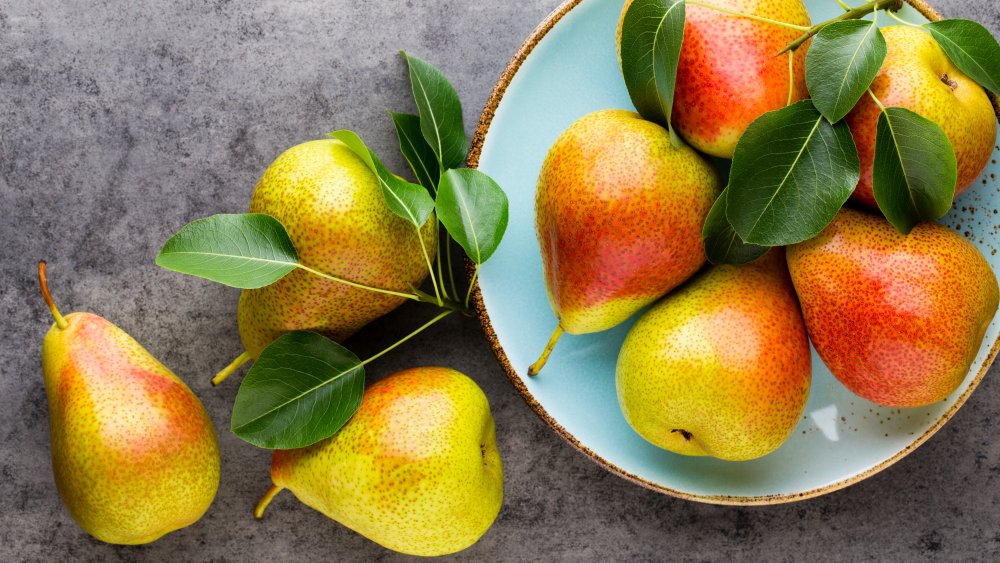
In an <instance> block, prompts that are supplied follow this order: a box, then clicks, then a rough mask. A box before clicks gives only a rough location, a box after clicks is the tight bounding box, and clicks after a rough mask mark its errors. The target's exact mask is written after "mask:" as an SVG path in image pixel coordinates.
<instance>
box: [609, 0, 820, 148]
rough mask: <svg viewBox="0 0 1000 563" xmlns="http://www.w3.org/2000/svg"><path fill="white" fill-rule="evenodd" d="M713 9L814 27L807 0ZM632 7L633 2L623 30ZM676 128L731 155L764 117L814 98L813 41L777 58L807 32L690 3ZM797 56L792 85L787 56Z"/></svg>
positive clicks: (724, 2) (725, 1)
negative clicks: (809, 83) (809, 57)
mask: <svg viewBox="0 0 1000 563" xmlns="http://www.w3.org/2000/svg"><path fill="white" fill-rule="evenodd" d="M707 3H708V4H711V5H712V6H716V7H718V8H721V9H724V10H729V11H731V12H740V13H743V14H749V15H752V16H756V17H760V18H767V19H771V20H775V21H779V22H784V23H789V24H793V25H799V26H807V27H808V26H809V25H811V23H810V19H809V12H807V11H806V7H805V5H804V4H803V3H802V0H711V1H710V2H707ZM631 4H632V0H626V2H625V7H624V8H623V9H622V18H621V19H619V21H618V43H619V47H618V55H619V58H620V57H621V25H622V21H623V20H624V16H625V12H626V11H627V10H628V8H629V6H630V5H631ZM685 12H686V18H685V22H684V42H683V44H682V47H681V55H680V60H679V61H678V66H677V82H676V84H677V85H676V89H675V91H674V107H673V115H672V124H673V126H674V127H676V128H677V131H678V132H679V133H680V134H681V136H682V137H684V139H685V140H686V141H687V142H688V143H690V144H691V146H693V147H694V148H696V149H698V150H699V151H701V152H703V153H706V154H710V155H712V156H716V157H720V158H732V157H733V152H734V151H735V150H736V142H737V141H738V140H739V139H740V136H742V135H743V132H744V131H746V128H747V127H748V126H749V125H750V123H752V122H753V121H754V120H755V119H757V118H758V117H760V116H761V115H763V114H765V113H767V112H769V111H772V110H777V109H781V108H783V107H785V106H786V105H787V104H788V103H789V99H788V97H789V90H791V99H792V101H793V102H795V101H799V100H803V99H805V98H807V97H809V91H808V90H807V88H806V80H805V68H806V65H805V60H806V51H807V49H808V44H806V45H804V46H803V47H802V48H800V49H798V50H796V51H795V52H794V53H793V54H792V55H789V54H784V55H782V56H779V57H776V56H775V53H778V52H780V51H781V50H782V49H784V48H785V46H786V45H787V44H788V43H790V42H792V41H794V40H795V39H796V38H797V37H798V36H799V35H801V34H802V32H801V31H799V30H796V29H794V28H789V27H784V26H780V25H777V24H773V23H767V22H763V21H758V20H753V19H750V18H746V17H743V16H738V15H734V14H728V13H724V12H722V11H719V10H714V9H711V8H706V7H704V6H697V5H695V4H690V3H689V4H687V5H686V6H685ZM789 56H792V57H793V70H792V73H791V75H792V78H791V84H789V71H788V57H789Z"/></svg>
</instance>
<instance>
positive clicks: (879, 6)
mask: <svg viewBox="0 0 1000 563" xmlns="http://www.w3.org/2000/svg"><path fill="white" fill-rule="evenodd" d="M902 8H903V0H872V1H871V2H868V3H867V4H865V5H864V6H858V7H857V8H851V9H850V10H848V11H846V12H844V13H843V14H840V15H839V16H837V17H835V18H833V19H829V20H827V21H825V22H821V23H818V24H816V25H814V26H812V27H810V28H809V29H808V30H807V31H806V32H805V33H803V34H802V35H800V36H799V37H798V38H797V39H796V40H795V41H792V42H791V43H789V44H788V45H786V46H785V48H784V49H782V50H781V52H780V53H778V55H783V54H785V53H787V52H788V51H794V50H796V49H798V48H799V47H801V46H802V44H803V43H805V42H806V41H809V39H810V38H811V37H812V36H813V35H816V34H817V33H819V32H820V31H823V28H825V27H826V26H828V25H830V24H832V23H836V22H840V21H845V20H857V19H861V18H863V17H865V16H867V15H868V14H870V13H872V12H877V11H878V10H890V11H893V12H898V11H899V10H901V9H902ZM778 55H775V56H778Z"/></svg>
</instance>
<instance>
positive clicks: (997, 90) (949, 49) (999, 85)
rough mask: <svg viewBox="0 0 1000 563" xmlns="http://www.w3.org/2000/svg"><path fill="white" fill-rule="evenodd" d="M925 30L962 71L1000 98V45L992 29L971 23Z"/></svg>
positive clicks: (943, 24)
mask: <svg viewBox="0 0 1000 563" xmlns="http://www.w3.org/2000/svg"><path fill="white" fill-rule="evenodd" d="M925 27H926V28H927V30H928V31H930V32H931V35H933V36H934V39H935V40H936V41H937V42H938V45H940V46H941V49H942V50H944V52H945V53H946V54H947V55H948V58H949V59H951V62H953V63H955V66H957V67H958V68H959V70H961V71H962V72H964V73H965V74H968V75H969V77H970V78H972V79H973V80H975V81H976V82H978V83H979V85H980V86H982V87H983V88H986V89H987V90H990V91H992V92H993V93H994V94H1000V44H997V40H996V38H995V37H993V34H991V33H990V32H989V30H988V29H986V28H985V27H983V26H982V25H981V24H979V23H977V22H974V21H971V20H941V21H937V22H931V23H929V24H927V25H926V26H925Z"/></svg>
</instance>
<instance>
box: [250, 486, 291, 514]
mask: <svg viewBox="0 0 1000 563" xmlns="http://www.w3.org/2000/svg"><path fill="white" fill-rule="evenodd" d="M283 489H284V487H279V486H278V485H275V484H273V483H272V484H271V486H270V487H268V489H267V491H265V492H264V496H262V497H260V500H258V501H257V506H254V507H253V517H254V518H256V519H258V520H260V519H261V518H263V517H264V510H265V509H266V508H267V505H269V504H271V501H272V500H274V496H275V495H277V494H278V493H280V492H281V491H282V490H283Z"/></svg>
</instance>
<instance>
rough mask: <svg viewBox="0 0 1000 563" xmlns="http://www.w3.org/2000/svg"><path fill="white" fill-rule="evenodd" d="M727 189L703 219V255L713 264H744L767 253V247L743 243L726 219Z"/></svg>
mask: <svg viewBox="0 0 1000 563" xmlns="http://www.w3.org/2000/svg"><path fill="white" fill-rule="evenodd" d="M728 195H729V189H728V188H727V189H725V190H723V191H722V194H721V195H720V196H719V198H718V199H716V200H715V204H714V205H712V209H711V210H710V211H709V212H708V217H706V218H705V227H704V228H703V229H702V232H701V237H702V239H703V240H704V241H705V254H706V255H707V256H708V261H709V262H711V263H713V264H746V263H748V262H753V261H754V260H756V259H758V258H760V257H761V256H763V255H764V254H766V253H767V251H768V247H766V246H757V245H756V244H749V243H746V242H743V239H741V238H740V235H738V234H736V231H734V230H733V226H732V225H730V224H729V220H728V219H726V196H728Z"/></svg>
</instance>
